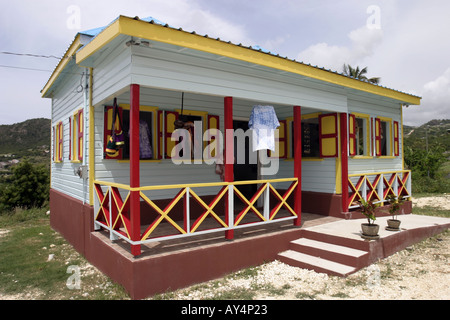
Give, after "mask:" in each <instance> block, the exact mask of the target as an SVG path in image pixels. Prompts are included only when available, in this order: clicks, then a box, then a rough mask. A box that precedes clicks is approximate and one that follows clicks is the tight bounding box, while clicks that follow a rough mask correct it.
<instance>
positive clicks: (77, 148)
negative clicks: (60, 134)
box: [70, 108, 84, 163]
mask: <svg viewBox="0 0 450 320" xmlns="http://www.w3.org/2000/svg"><path fill="white" fill-rule="evenodd" d="M80 116H81V121H80ZM70 121H71V132H70V135H71V139H70V143H71V146H70V148H71V154H70V160H71V162H74V163H79V162H81V161H82V159H83V149H84V137H83V138H81V139H82V140H81V143H79V137H80V135H83V131H84V110H83V109H82V108H80V109H78V110H77V111H75V112H74V113H73V115H72V117H71V119H70Z"/></svg>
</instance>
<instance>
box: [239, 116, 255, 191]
mask: <svg viewBox="0 0 450 320" xmlns="http://www.w3.org/2000/svg"><path fill="white" fill-rule="evenodd" d="M233 129H234V130H237V129H242V130H243V131H244V132H247V130H248V129H249V127H248V121H244V120H233ZM250 139H251V135H246V137H245V147H244V149H242V147H241V148H240V149H238V148H237V138H236V137H235V139H234V159H235V162H234V166H233V169H234V181H245V180H257V179H258V157H257V155H258V152H257V151H255V152H253V151H252V148H251V140H250ZM241 143H242V142H241ZM238 150H240V151H239V152H242V150H245V151H244V152H245V157H243V155H239V156H240V157H238V154H237V152H238ZM236 159H240V160H241V161H239V162H240V163H237V162H238V161H237V160H236ZM237 188H238V189H239V191H240V192H242V194H243V195H244V196H245V197H246V198H247V199H248V200H250V198H251V197H252V196H253V195H254V194H255V193H256V190H257V185H256V184H248V185H240V186H237ZM235 199H236V198H235Z"/></svg>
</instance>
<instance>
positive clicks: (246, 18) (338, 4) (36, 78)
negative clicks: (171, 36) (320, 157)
mask: <svg viewBox="0 0 450 320" xmlns="http://www.w3.org/2000/svg"><path fill="white" fill-rule="evenodd" d="M449 12H450V1H448V0H428V1H424V0H409V1H407V0H384V1H377V0H367V1H366V0H340V1H336V0H309V1H307V0H249V1H242V0H127V1H123V0H108V1H106V0H95V1H94V0H86V1H85V0H68V1H66V0H39V1H36V0H15V1H6V0H0V82H1V83H0V96H1V97H2V101H1V104H0V125H1V124H13V123H17V122H22V121H25V120H27V119H31V118H40V117H45V118H50V109H51V100H50V99H44V98H41V94H40V91H41V90H42V88H43V87H44V85H45V83H46V82H47V80H48V79H49V77H50V76H51V72H52V71H53V70H54V68H55V67H56V65H57V63H58V59H57V58H58V57H62V56H63V54H64V53H65V51H66V50H67V48H68V47H69V45H70V44H71V43H72V41H73V39H74V38H75V36H76V34H77V33H78V32H80V31H85V30H89V29H92V28H96V27H101V26H105V25H108V24H109V23H110V22H112V21H113V20H114V19H115V18H117V17H118V16H119V15H125V16H130V17H134V16H138V17H140V18H146V17H153V18H156V19H158V20H161V21H163V22H166V23H168V24H169V25H170V26H172V27H176V28H179V27H182V28H183V30H186V31H196V32H197V33H199V34H208V35H209V36H211V37H220V39H222V40H226V41H231V42H233V43H236V44H238V43H242V44H243V45H252V46H253V45H259V46H261V47H262V48H265V49H267V50H270V51H271V52H273V53H277V54H280V55H281V56H286V57H288V58H290V59H295V60H297V61H301V62H304V63H309V64H312V65H317V66H319V67H325V68H327V69H331V70H333V71H338V72H342V66H343V64H344V63H347V64H350V65H352V66H360V67H361V68H362V67H367V69H368V76H369V77H381V83H380V84H381V85H382V86H385V87H388V88H392V89H395V90H398V91H402V92H406V93H410V94H413V95H417V96H420V97H422V103H421V105H420V106H410V107H408V108H404V110H403V117H404V124H405V125H414V126H417V125H422V124H424V123H426V122H428V121H429V120H432V119H450V19H448V14H449ZM11 53H12V54H11ZM30 54H31V55H30ZM55 57H56V58H55Z"/></svg>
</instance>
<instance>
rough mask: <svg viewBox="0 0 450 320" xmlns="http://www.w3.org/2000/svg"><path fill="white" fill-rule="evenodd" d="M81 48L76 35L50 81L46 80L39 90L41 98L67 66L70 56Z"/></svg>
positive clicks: (79, 38)
mask: <svg viewBox="0 0 450 320" xmlns="http://www.w3.org/2000/svg"><path fill="white" fill-rule="evenodd" d="M81 46H82V43H81V35H80V34H78V35H77V36H76V37H75V40H73V42H72V44H71V45H70V47H69V49H67V52H66V54H65V55H64V57H62V58H61V60H59V63H58V65H57V66H56V68H55V70H54V71H53V73H52V75H51V77H50V79H48V81H47V83H46V84H45V86H44V88H43V89H42V90H41V97H44V96H45V95H46V94H47V91H48V89H50V87H51V86H52V85H53V83H54V82H55V81H56V79H57V78H58V77H59V75H60V74H61V72H62V71H63V70H64V68H65V67H66V66H67V64H68V63H69V61H70V60H71V58H72V56H73V55H74V54H75V53H76V52H77V50H78V49H80V47H81Z"/></svg>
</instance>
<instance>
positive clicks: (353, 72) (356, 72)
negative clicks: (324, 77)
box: [343, 64, 381, 84]
mask: <svg viewBox="0 0 450 320" xmlns="http://www.w3.org/2000/svg"><path fill="white" fill-rule="evenodd" d="M343 73H344V75H346V76H349V77H353V78H355V79H359V80H363V81H368V82H370V83H373V84H379V83H380V81H381V78H378V77H376V78H370V79H369V78H367V77H366V73H367V67H365V68H363V69H359V67H358V66H357V67H356V69H355V68H352V66H351V65H349V64H344V68H343Z"/></svg>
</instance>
